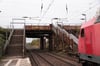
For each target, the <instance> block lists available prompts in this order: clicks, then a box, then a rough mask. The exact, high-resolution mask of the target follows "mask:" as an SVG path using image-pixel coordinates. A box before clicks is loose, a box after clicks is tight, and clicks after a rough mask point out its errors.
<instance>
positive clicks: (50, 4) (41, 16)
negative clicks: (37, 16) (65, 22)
mask: <svg viewBox="0 0 100 66" xmlns="http://www.w3.org/2000/svg"><path fill="white" fill-rule="evenodd" d="M53 2H54V0H52V1H51V3H50V4H49V5H48V7H47V9H46V11H45V12H44V13H43V15H42V14H41V18H42V17H44V16H45V15H46V13H47V12H48V10H49V9H50V7H51V6H52V4H53ZM42 12H43V11H42Z"/></svg>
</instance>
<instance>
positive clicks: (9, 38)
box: [3, 27, 14, 53]
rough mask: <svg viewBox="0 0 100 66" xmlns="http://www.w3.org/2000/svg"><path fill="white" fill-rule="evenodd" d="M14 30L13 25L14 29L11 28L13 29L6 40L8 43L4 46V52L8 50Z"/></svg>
mask: <svg viewBox="0 0 100 66" xmlns="http://www.w3.org/2000/svg"><path fill="white" fill-rule="evenodd" d="M13 32H14V28H13V27H12V29H11V31H10V35H9V37H8V40H6V43H5V45H4V48H3V52H4V53H5V51H6V48H7V46H8V45H9V42H10V40H11V37H12V35H13Z"/></svg>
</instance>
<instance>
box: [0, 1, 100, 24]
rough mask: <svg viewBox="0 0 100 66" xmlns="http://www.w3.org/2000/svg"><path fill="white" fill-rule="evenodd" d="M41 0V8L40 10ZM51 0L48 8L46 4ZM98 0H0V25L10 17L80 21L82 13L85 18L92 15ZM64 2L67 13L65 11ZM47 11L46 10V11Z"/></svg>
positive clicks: (8, 21)
mask: <svg viewBox="0 0 100 66" xmlns="http://www.w3.org/2000/svg"><path fill="white" fill-rule="evenodd" d="M41 1H42V3H43V9H42V12H41ZM51 2H52V5H51V6H50V8H48V6H49V5H50V3H51ZM98 3H99V4H100V2H99V0H54V1H53V0H0V10H1V11H2V12H1V13H0V26H7V25H9V24H10V22H11V21H12V18H22V17H23V16H28V17H42V18H43V19H44V20H43V21H42V22H50V20H49V21H48V20H47V19H50V18H68V21H69V22H70V23H81V22H82V21H81V20H80V18H81V17H82V16H81V14H82V13H86V14H87V19H89V18H91V17H93V16H94V14H95V12H96V10H97V7H98V5H99V4H98ZM66 4H67V8H68V13H67V12H66ZM46 11H47V12H46Z"/></svg>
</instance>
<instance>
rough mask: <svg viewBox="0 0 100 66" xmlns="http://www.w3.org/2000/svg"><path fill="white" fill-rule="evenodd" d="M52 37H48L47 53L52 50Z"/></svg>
mask: <svg viewBox="0 0 100 66" xmlns="http://www.w3.org/2000/svg"><path fill="white" fill-rule="evenodd" d="M52 39H53V38H52V35H50V36H49V51H52V50H53V43H52Z"/></svg>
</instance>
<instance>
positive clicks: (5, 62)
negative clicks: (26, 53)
mask: <svg viewBox="0 0 100 66" xmlns="http://www.w3.org/2000/svg"><path fill="white" fill-rule="evenodd" d="M0 66H31V62H30V60H29V58H28V57H27V58H16V57H11V58H10V57H9V58H5V59H2V60H1V61H0Z"/></svg>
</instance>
